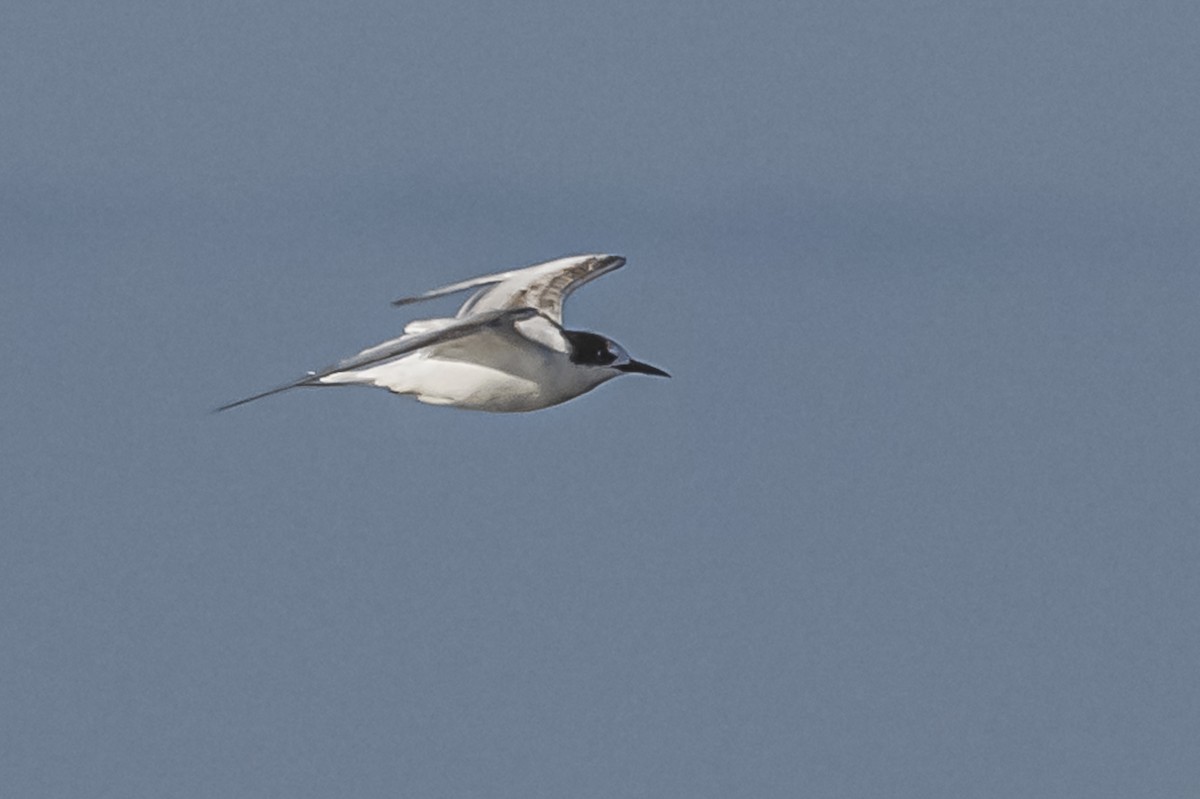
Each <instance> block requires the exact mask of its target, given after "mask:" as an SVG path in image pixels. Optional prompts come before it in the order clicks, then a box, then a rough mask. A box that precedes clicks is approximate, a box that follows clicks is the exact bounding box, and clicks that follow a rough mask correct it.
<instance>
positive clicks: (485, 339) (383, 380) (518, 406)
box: [219, 255, 666, 413]
mask: <svg viewBox="0 0 1200 799" xmlns="http://www.w3.org/2000/svg"><path fill="white" fill-rule="evenodd" d="M624 263H625V259H624V258H621V257H620V256H615V255H581V256H573V257H569V258H560V259H558V260H555V261H548V262H546V263H543V264H537V265H535V266H530V267H526V268H524V269H518V270H513V271H511V272H502V273H498V274H494V275H486V276H484V277H480V278H475V279H473V280H467V281H463V282H462V283H455V284H452V285H449V286H444V287H442V288H439V289H434V290H433V291H429V292H426V293H425V294H422V295H420V296H417V297H411V298H405V299H402V300H397V301H396V302H395V303H394V304H396V305H407V304H409V303H412V302H417V301H420V300H425V299H430V298H433V297H440V296H444V295H446V294H452V293H454V292H457V291H464V290H466V289H471V288H477V289H478V290H477V291H476V292H475V294H473V295H472V296H471V298H470V299H468V300H467V302H466V303H465V304H464V305H463V306H462V308H461V309H459V312H458V314H457V315H456V316H455V317H453V318H438V319H419V320H416V321H413V322H410V323H409V324H408V325H407V326H406V327H405V329H404V335H402V336H400V337H399V338H396V339H392V340H390V341H385V342H383V343H382V344H378V345H376V346H374V347H370V348H368V349H366V350H363V351H362V352H360V353H359V354H358V355H355V356H354V357H352V358H347V359H346V360H344V361H341V362H339V363H337V364H335V365H333V366H330V367H328V368H327V369H322V370H320V371H318V372H311V373H309V374H308V375H306V376H305V377H303V378H301V379H299V380H296V381H293V382H291V383H288V384H286V385H283V386H280V387H278V388H274V389H271V390H270V391H265V392H263V393H261V394H256V395H254V396H252V397H247V398H246V399H244V400H239V401H237V402H233V403H230V404H228V405H225V406H223V407H222V408H220V409H219V410H225V409H227V408H232V407H235V406H237V405H242V404H245V403H247V402H250V401H252V400H256V399H259V398H261V397H266V396H269V395H271V394H276V393H278V392H281V391H285V390H287V389H289V388H296V387H299V386H325V385H369V386H378V387H380V388H386V389H388V390H389V391H392V392H395V393H397V394H409V395H412V396H414V397H416V399H418V400H419V401H421V402H424V403H428V404H431V405H449V406H453V407H456V408H464V409H468V410H480V411H492V412H497V413H508V412H520V411H535V410H539V409H541V408H548V407H550V406H552V405H558V404H559V403H562V402H566V401H567V400H569V399H572V398H574V397H577V396H579V395H580V394H584V393H586V392H588V391H590V390H592V389H593V388H595V387H596V386H598V385H600V384H601V383H604V382H607V381H608V380H611V379H612V378H614V377H617V376H619V375H621V374H626V373H630V372H640V373H643V374H653V375H662V376H666V372H663V371H662V370H660V369H657V368H655V367H653V366H649V365H648V364H644V363H640V362H638V361H635V360H633V359H632V358H630V357H629V355H628V354H627V353H626V352H625V351H624V349H622V348H621V347H620V345H618V344H617V343H616V342H613V341H610V340H609V339H606V338H604V337H603V336H599V335H597V334H595V333H586V332H582V331H573V330H566V329H564V328H563V327H562V305H563V301H564V300H565V299H566V297H567V295H568V294H570V293H571V292H572V291H573V290H574V289H575V288H577V287H578V286H580V285H582V284H583V283H586V282H587V281H589V280H591V279H593V278H595V277H598V276H600V275H602V274H604V273H606V272H610V271H612V270H614V269H617V268H619V267H620V266H621V265H622V264H624Z"/></svg>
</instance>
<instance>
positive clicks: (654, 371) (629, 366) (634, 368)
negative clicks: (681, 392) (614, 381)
mask: <svg viewBox="0 0 1200 799" xmlns="http://www.w3.org/2000/svg"><path fill="white" fill-rule="evenodd" d="M617 368H618V369H620V370H621V371H622V372H637V373H638V374H642V375H656V376H658V377H670V375H669V374H667V373H666V372H664V371H663V370H662V369H659V368H658V367H657V366H651V365H650V364H648V363H642V362H641V361H630V362H629V363H623V364H621V365H620V366H618V367H617Z"/></svg>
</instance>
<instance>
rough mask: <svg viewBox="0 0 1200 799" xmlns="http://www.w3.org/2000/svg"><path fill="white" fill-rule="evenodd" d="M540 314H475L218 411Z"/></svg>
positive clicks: (365, 352)
mask: <svg viewBox="0 0 1200 799" xmlns="http://www.w3.org/2000/svg"><path fill="white" fill-rule="evenodd" d="M537 315H538V312H537V310H536V309H534V308H513V309H506V310H502V311H488V312H485V313H480V314H475V315H473V316H470V317H467V318H466V319H463V320H462V321H458V322H455V323H454V324H451V325H447V326H446V327H441V328H438V329H436V330H431V331H429V332H428V333H418V334H416V335H413V336H401V337H400V338H397V339H393V340H392V341H388V342H384V343H383V344H379V345H376V346H374V347H370V348H369V349H366V350H363V351H362V352H360V353H359V354H358V355H355V356H353V357H351V358H346V359H345V360H342V361H338V362H337V363H335V364H333V365H332V366H327V367H325V368H324V369H321V370H318V371H316V372H309V373H308V374H306V375H305V376H304V377H301V378H299V379H298V380H293V381H292V382H290V383H285V384H284V385H282V386H276V387H275V388H272V389H268V390H267V391H263V392H261V393H259V394H254V395H252V396H249V397H246V398H245V399H240V400H236V401H235V402H230V403H227V404H225V405H222V406H221V407H219V408H216V409H215V412H217V413H219V412H221V411H227V410H229V409H230V408H236V407H238V406H239V405H245V404H246V403H248V402H254V400H259V399H262V398H264V397H269V396H271V395H272V394H279V393H280V392H283V391H287V390H288V389H292V388H299V387H300V386H317V385H321V378H324V377H329V376H330V375H332V374H337V373H338V372H349V371H352V370H356V369H363V368H365V367H368V366H374V365H375V364H377V363H382V362H384V361H389V360H391V359H392V358H398V357H400V356H401V355H408V354H410V353H413V352H416V351H417V350H420V349H424V348H425V347H429V346H432V345H434V344H443V343H445V342H447V341H453V340H454V339H458V338H463V337H464V336H469V335H470V334H472V333H474V332H476V331H478V330H482V329H483V328H485V327H494V326H497V325H511V324H515V323H516V322H520V321H522V320H524V319H531V318H533V317H535V316H537Z"/></svg>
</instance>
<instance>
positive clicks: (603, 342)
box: [563, 330, 670, 380]
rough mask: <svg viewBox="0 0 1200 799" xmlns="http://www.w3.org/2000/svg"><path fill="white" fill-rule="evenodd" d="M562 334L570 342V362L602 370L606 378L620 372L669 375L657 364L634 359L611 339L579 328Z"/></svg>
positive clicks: (659, 375)
mask: <svg viewBox="0 0 1200 799" xmlns="http://www.w3.org/2000/svg"><path fill="white" fill-rule="evenodd" d="M563 334H564V335H565V336H566V337H567V340H568V341H570V342H571V353H570V356H571V362H572V363H576V364H579V365H580V366H588V367H593V368H595V369H597V370H604V373H605V379H606V380H607V379H609V378H613V377H617V376H618V375H621V374H643V375H656V376H658V377H670V375H669V374H667V373H666V372H664V371H663V370H662V369H659V368H658V367H657V366H651V365H650V364H648V363H642V362H641V361H635V360H634V359H633V358H631V357H629V353H628V352H626V351H625V348H624V347H622V346H621V345H620V344H618V343H617V342H615V341H613V340H612V339H609V338H605V337H604V336H601V335H597V334H596V333H585V332H583V331H581V330H564V331H563Z"/></svg>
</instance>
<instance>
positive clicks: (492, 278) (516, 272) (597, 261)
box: [392, 253, 625, 306]
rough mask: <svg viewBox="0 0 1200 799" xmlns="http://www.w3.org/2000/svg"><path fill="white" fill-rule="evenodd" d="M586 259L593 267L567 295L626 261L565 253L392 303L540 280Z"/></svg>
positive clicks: (571, 285) (567, 289)
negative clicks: (550, 269)
mask: <svg viewBox="0 0 1200 799" xmlns="http://www.w3.org/2000/svg"><path fill="white" fill-rule="evenodd" d="M583 259H587V260H586V261H584V263H587V264H588V265H589V266H590V267H592V268H589V269H587V270H586V271H584V272H582V273H580V274H579V276H578V277H575V278H574V279H572V280H571V281H570V283H568V284H567V286H566V287H565V290H564V291H563V294H564V296H565V295H566V294H569V293H570V292H571V291H573V290H574V289H576V288H578V287H579V286H580V285H583V284H584V283H586V282H588V281H590V280H592V279H594V278H597V277H599V276H600V275H603V274H606V273H608V272H611V271H613V270H614V269H617V268H619V267H621V266H623V265H624V264H625V258H624V257H623V256H620V255H608V254H603V253H591V254H580V255H564V256H563V257H561V258H553V259H551V260H549V261H541V262H539V263H536V264H532V265H530V266H523V267H521V268H520V269H510V270H508V271H506V272H496V273H493V274H490V275H481V276H480V277H473V278H470V279H469V280H462V281H459V282H458V283H450V284H448V285H445V286H441V287H439V288H436V289H430V290H429V291H426V292H423V293H421V294H416V295H413V296H411V297H401V298H400V299H398V300H392V305H394V306H403V305H411V304H412V303H414V302H422V301H424V300H432V299H434V298H436V297H445V296H446V295H448V294H457V293H458V292H460V291H466V290H467V289H475V288H481V287H485V286H495V285H498V284H500V283H503V282H505V281H507V280H512V279H513V278H525V279H526V280H528V281H533V280H535V279H537V277H538V276H543V277H544V276H545V275H546V269H547V267H552V266H554V267H556V268H555V269H554V270H553V271H551V272H550V274H556V273H564V272H572V271H574V270H576V269H578V268H579V266H580V264H579V263H567V262H579V261H582V260H583ZM596 266H599V267H600V268H599V269H596V268H595V267H596ZM476 296H479V295H476ZM469 305H470V301H468V306H469Z"/></svg>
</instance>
